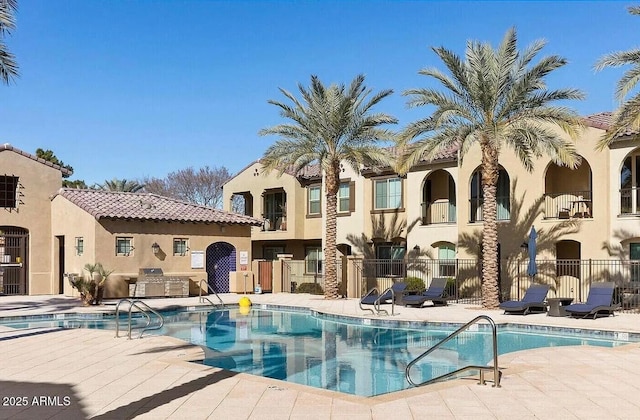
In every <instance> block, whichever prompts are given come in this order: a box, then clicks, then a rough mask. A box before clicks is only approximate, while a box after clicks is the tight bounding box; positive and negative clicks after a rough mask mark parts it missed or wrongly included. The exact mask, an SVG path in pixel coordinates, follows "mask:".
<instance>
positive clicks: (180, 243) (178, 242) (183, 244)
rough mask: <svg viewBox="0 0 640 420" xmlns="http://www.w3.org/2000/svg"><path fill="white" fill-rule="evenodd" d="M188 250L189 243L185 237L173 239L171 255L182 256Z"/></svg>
mask: <svg viewBox="0 0 640 420" xmlns="http://www.w3.org/2000/svg"><path fill="white" fill-rule="evenodd" d="M188 250H189V243H188V241H187V239H185V238H174V239H173V255H176V256H184V255H187V251H188Z"/></svg>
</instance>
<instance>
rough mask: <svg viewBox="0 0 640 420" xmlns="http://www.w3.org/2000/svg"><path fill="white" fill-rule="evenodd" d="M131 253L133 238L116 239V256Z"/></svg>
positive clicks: (121, 237)
mask: <svg viewBox="0 0 640 420" xmlns="http://www.w3.org/2000/svg"><path fill="white" fill-rule="evenodd" d="M132 251H133V238H131V237H125V236H117V237H116V255H126V256H128V255H131V252H132Z"/></svg>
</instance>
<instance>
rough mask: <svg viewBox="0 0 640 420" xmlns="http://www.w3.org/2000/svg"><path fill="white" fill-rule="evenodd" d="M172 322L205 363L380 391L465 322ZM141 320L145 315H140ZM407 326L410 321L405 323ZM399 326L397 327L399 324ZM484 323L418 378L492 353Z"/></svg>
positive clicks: (590, 335) (580, 341)
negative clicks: (199, 353)
mask: <svg viewBox="0 0 640 420" xmlns="http://www.w3.org/2000/svg"><path fill="white" fill-rule="evenodd" d="M163 315H164V316H165V326H164V327H163V329H162V330H159V331H155V332H153V333H156V334H162V335H168V336H172V337H177V338H180V339H182V340H185V341H188V342H191V343H193V344H196V345H199V346H202V348H203V349H204V354H205V358H204V360H203V361H202V362H203V363H205V364H207V365H210V366H216V367H220V368H224V369H228V370H231V371H235V372H244V373H249V374H254V375H259V376H265V377H270V378H275V379H280V380H284V381H288V382H294V383H298V384H303V385H309V386H313V387H317V388H324V389H330V390H335V391H339V392H344V393H349V394H354V395H359V396H374V395H380V394H385V393H389V392H394V391H398V390H402V389H406V388H408V387H409V384H408V383H407V381H406V379H405V377H404V374H405V367H406V365H407V364H408V363H409V362H410V361H411V360H413V359H414V358H415V357H416V356H418V355H419V354H421V353H422V352H423V351H425V350H426V349H427V348H429V347H431V346H433V345H435V344H436V343H437V342H439V341H440V340H442V339H444V338H445V337H447V336H448V335H449V334H450V333H451V332H453V331H454V330H455V329H456V328H458V327H459V325H458V324H446V323H438V324H434V323H421V322H420V323H403V322H399V321H391V320H388V319H374V320H370V319H360V318H345V317H340V316H333V315H323V314H319V313H316V312H313V311H309V310H301V309H293V308H287V309H284V310H283V309H279V310H276V309H274V308H271V307H266V306H265V307H264V308H262V309H259V308H254V309H252V310H251V311H250V312H249V313H248V314H246V315H245V314H242V313H240V312H239V311H238V310H237V309H229V310H222V311H213V312H205V311H199V310H192V311H179V312H178V311H174V312H165V313H163ZM140 321H141V320H140ZM0 324H1V325H7V326H12V327H14V328H34V327H63V328H79V327H83V328H100V329H115V321H114V318H113V316H109V315H101V316H96V315H94V316H92V317H91V318H86V317H77V316H76V317H72V316H68V315H64V316H53V317H39V318H38V319H33V318H27V319H23V318H20V319H14V320H6V319H5V320H2V321H1V322H0ZM398 326H403V327H398ZM392 327H393V328H392ZM487 327H488V325H486V324H476V325H474V326H473V327H472V330H470V331H467V332H464V333H462V334H461V335H460V336H458V337H457V338H456V339H455V340H452V341H451V342H449V343H447V344H446V345H445V346H444V347H443V348H442V349H440V350H437V351H436V352H434V353H433V354H432V355H431V356H430V357H429V358H428V359H426V360H425V363H420V364H418V365H417V366H416V367H415V368H414V370H413V371H412V377H415V378H416V380H420V381H424V380H428V379H430V378H432V377H435V376H439V375H442V374H445V373H447V372H451V371H452V370H455V369H457V368H459V367H462V366H465V365H469V364H480V365H484V364H487V363H488V362H489V361H490V360H491V356H492V355H491V332H490V330H489V329H488V328H487ZM636 341H640V337H638V335H636V334H625V333H613V332H599V333H598V332H587V331H585V330H567V329H557V328H549V327H532V326H529V327H526V328H517V327H515V326H511V325H506V326H505V325H500V326H499V327H498V351H499V353H500V354H504V353H508V352H513V351H518V350H525V349H531V348H537V347H549V346H566V345H584V344H587V345H598V346H608V347H612V346H617V345H621V344H627V343H629V342H636Z"/></svg>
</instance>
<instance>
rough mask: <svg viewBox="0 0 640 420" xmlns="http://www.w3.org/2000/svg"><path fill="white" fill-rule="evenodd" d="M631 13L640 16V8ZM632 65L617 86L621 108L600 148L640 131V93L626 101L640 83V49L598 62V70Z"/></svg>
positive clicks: (623, 52)
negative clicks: (625, 135) (624, 135)
mask: <svg viewBox="0 0 640 420" xmlns="http://www.w3.org/2000/svg"><path fill="white" fill-rule="evenodd" d="M628 10H629V13H631V14H632V15H639V16H640V6H636V7H629V9H628ZM626 65H631V68H630V69H629V70H627V71H626V72H625V73H624V74H623V75H622V78H621V79H620V80H619V81H618V84H617V85H616V98H617V99H618V101H620V103H621V106H620V108H619V109H618V110H617V111H616V112H615V114H614V116H613V124H612V125H611V128H610V129H609V130H608V131H607V132H606V133H605V135H604V136H602V139H601V140H600V142H599V143H598V147H599V148H600V149H603V148H605V147H607V146H608V145H609V144H611V142H612V141H613V139H615V138H616V137H619V136H620V135H622V134H624V133H625V131H626V130H627V129H629V128H631V129H634V130H640V92H638V93H636V94H635V95H633V96H632V97H631V98H629V99H628V100H626V101H625V98H626V97H627V95H628V94H629V92H631V91H632V90H633V88H634V87H635V86H636V85H637V84H638V82H640V48H634V49H632V50H628V51H618V52H613V53H611V54H607V55H605V56H604V57H602V58H601V59H600V60H598V61H597V62H596V70H598V71H600V70H602V69H604V68H605V67H621V66H626Z"/></svg>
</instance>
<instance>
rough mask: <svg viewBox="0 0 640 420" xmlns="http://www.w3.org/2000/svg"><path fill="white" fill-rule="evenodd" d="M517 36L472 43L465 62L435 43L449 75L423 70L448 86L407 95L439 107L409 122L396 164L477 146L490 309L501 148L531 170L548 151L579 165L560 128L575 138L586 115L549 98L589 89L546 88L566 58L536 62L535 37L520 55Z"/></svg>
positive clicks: (494, 297)
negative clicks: (510, 151) (549, 77)
mask: <svg viewBox="0 0 640 420" xmlns="http://www.w3.org/2000/svg"><path fill="white" fill-rule="evenodd" d="M516 41H517V36H516V31H515V29H514V28H512V29H510V30H509V31H507V33H506V34H505V36H504V39H503V40H502V42H501V43H500V45H499V46H498V48H497V49H495V50H494V49H493V48H492V47H491V45H490V44H488V43H480V42H477V41H468V42H467V48H466V53H465V60H464V61H463V60H462V59H461V58H460V57H458V56H457V55H456V54H454V53H453V52H451V51H450V50H447V49H445V48H444V47H440V48H433V51H434V52H435V53H436V54H437V55H438V57H439V58H440V59H441V60H442V61H443V63H444V65H445V66H446V68H447V69H448V71H449V73H450V75H447V74H445V73H443V72H441V71H440V70H438V69H435V68H427V69H423V70H421V71H420V74H422V75H424V76H428V77H431V78H433V79H435V80H436V81H438V82H439V83H441V84H442V85H443V87H444V91H439V90H437V89H435V88H424V89H411V90H408V91H406V92H404V94H405V95H408V96H410V97H411V99H410V101H409V105H410V106H413V107H417V106H423V105H431V106H434V107H435V110H434V111H433V114H431V116H430V117H427V118H424V119H421V120H418V121H415V122H413V123H411V124H409V125H408V126H407V127H406V129H405V130H404V131H403V133H402V134H401V135H400V136H399V142H398V143H399V147H400V150H401V151H403V152H404V157H403V159H402V161H401V162H400V163H399V167H398V171H399V172H400V173H405V172H407V171H408V170H409V169H410V168H411V167H412V166H413V165H415V164H416V163H417V162H418V161H420V160H421V159H427V160H430V159H433V158H435V157H437V156H438V154H439V153H441V152H444V151H447V152H451V151H452V150H455V149H456V148H457V149H458V150H459V153H460V158H462V157H463V156H464V154H465V153H466V152H467V151H468V150H469V149H470V148H471V146H472V145H473V144H475V143H478V144H479V146H480V150H481V154H482V163H481V173H482V176H481V185H482V194H483V199H484V201H483V204H482V211H483V213H482V214H483V219H484V226H483V231H482V255H483V264H482V305H483V307H485V308H496V307H497V306H498V305H499V290H498V270H499V263H498V260H497V258H498V234H497V223H496V216H497V208H496V204H497V201H496V189H497V182H498V173H499V157H500V151H501V150H502V149H503V147H505V146H508V147H511V148H512V149H513V150H514V151H515V153H516V155H517V156H518V157H519V158H520V160H521V161H522V164H523V165H524V167H525V168H526V169H527V170H529V171H531V170H532V169H533V159H534V158H537V157H540V156H542V154H543V153H544V154H547V155H548V156H549V157H550V158H551V159H552V160H553V161H554V162H555V163H556V164H558V165H567V166H569V167H571V168H574V167H576V166H577V165H578V164H579V157H578V156H577V154H576V152H575V148H574V146H573V144H572V143H571V142H568V141H566V140H564V139H563V138H562V137H561V135H560V134H559V133H558V131H557V130H554V128H556V127H559V128H560V129H561V130H562V131H564V132H566V133H568V134H569V135H570V136H571V138H576V137H577V135H578V133H579V129H580V127H581V120H580V118H579V117H578V115H577V114H576V113H575V112H574V111H572V110H571V109H569V108H566V107H563V106H554V105H551V103H552V102H556V101H560V100H567V99H581V98H582V97H583V94H582V93H581V92H579V91H578V90H575V89H559V90H548V89H547V88H546V83H545V81H544V78H545V77H546V76H547V75H548V74H549V73H550V72H551V71H553V70H555V69H557V68H560V67H562V66H564V65H565V64H566V60H565V59H563V58H561V57H558V56H550V57H545V58H542V59H541V60H540V61H539V62H538V63H537V64H532V60H533V59H534V58H535V57H536V55H537V54H538V53H539V52H540V50H541V49H542V48H543V47H544V45H545V42H544V41H536V42H534V43H532V44H531V45H530V46H529V47H528V48H526V49H525V50H524V51H521V52H520V51H518V50H517V45H516V44H517V42H516ZM554 126H556V127H554ZM414 140H415V141H414ZM412 141H413V142H412Z"/></svg>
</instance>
